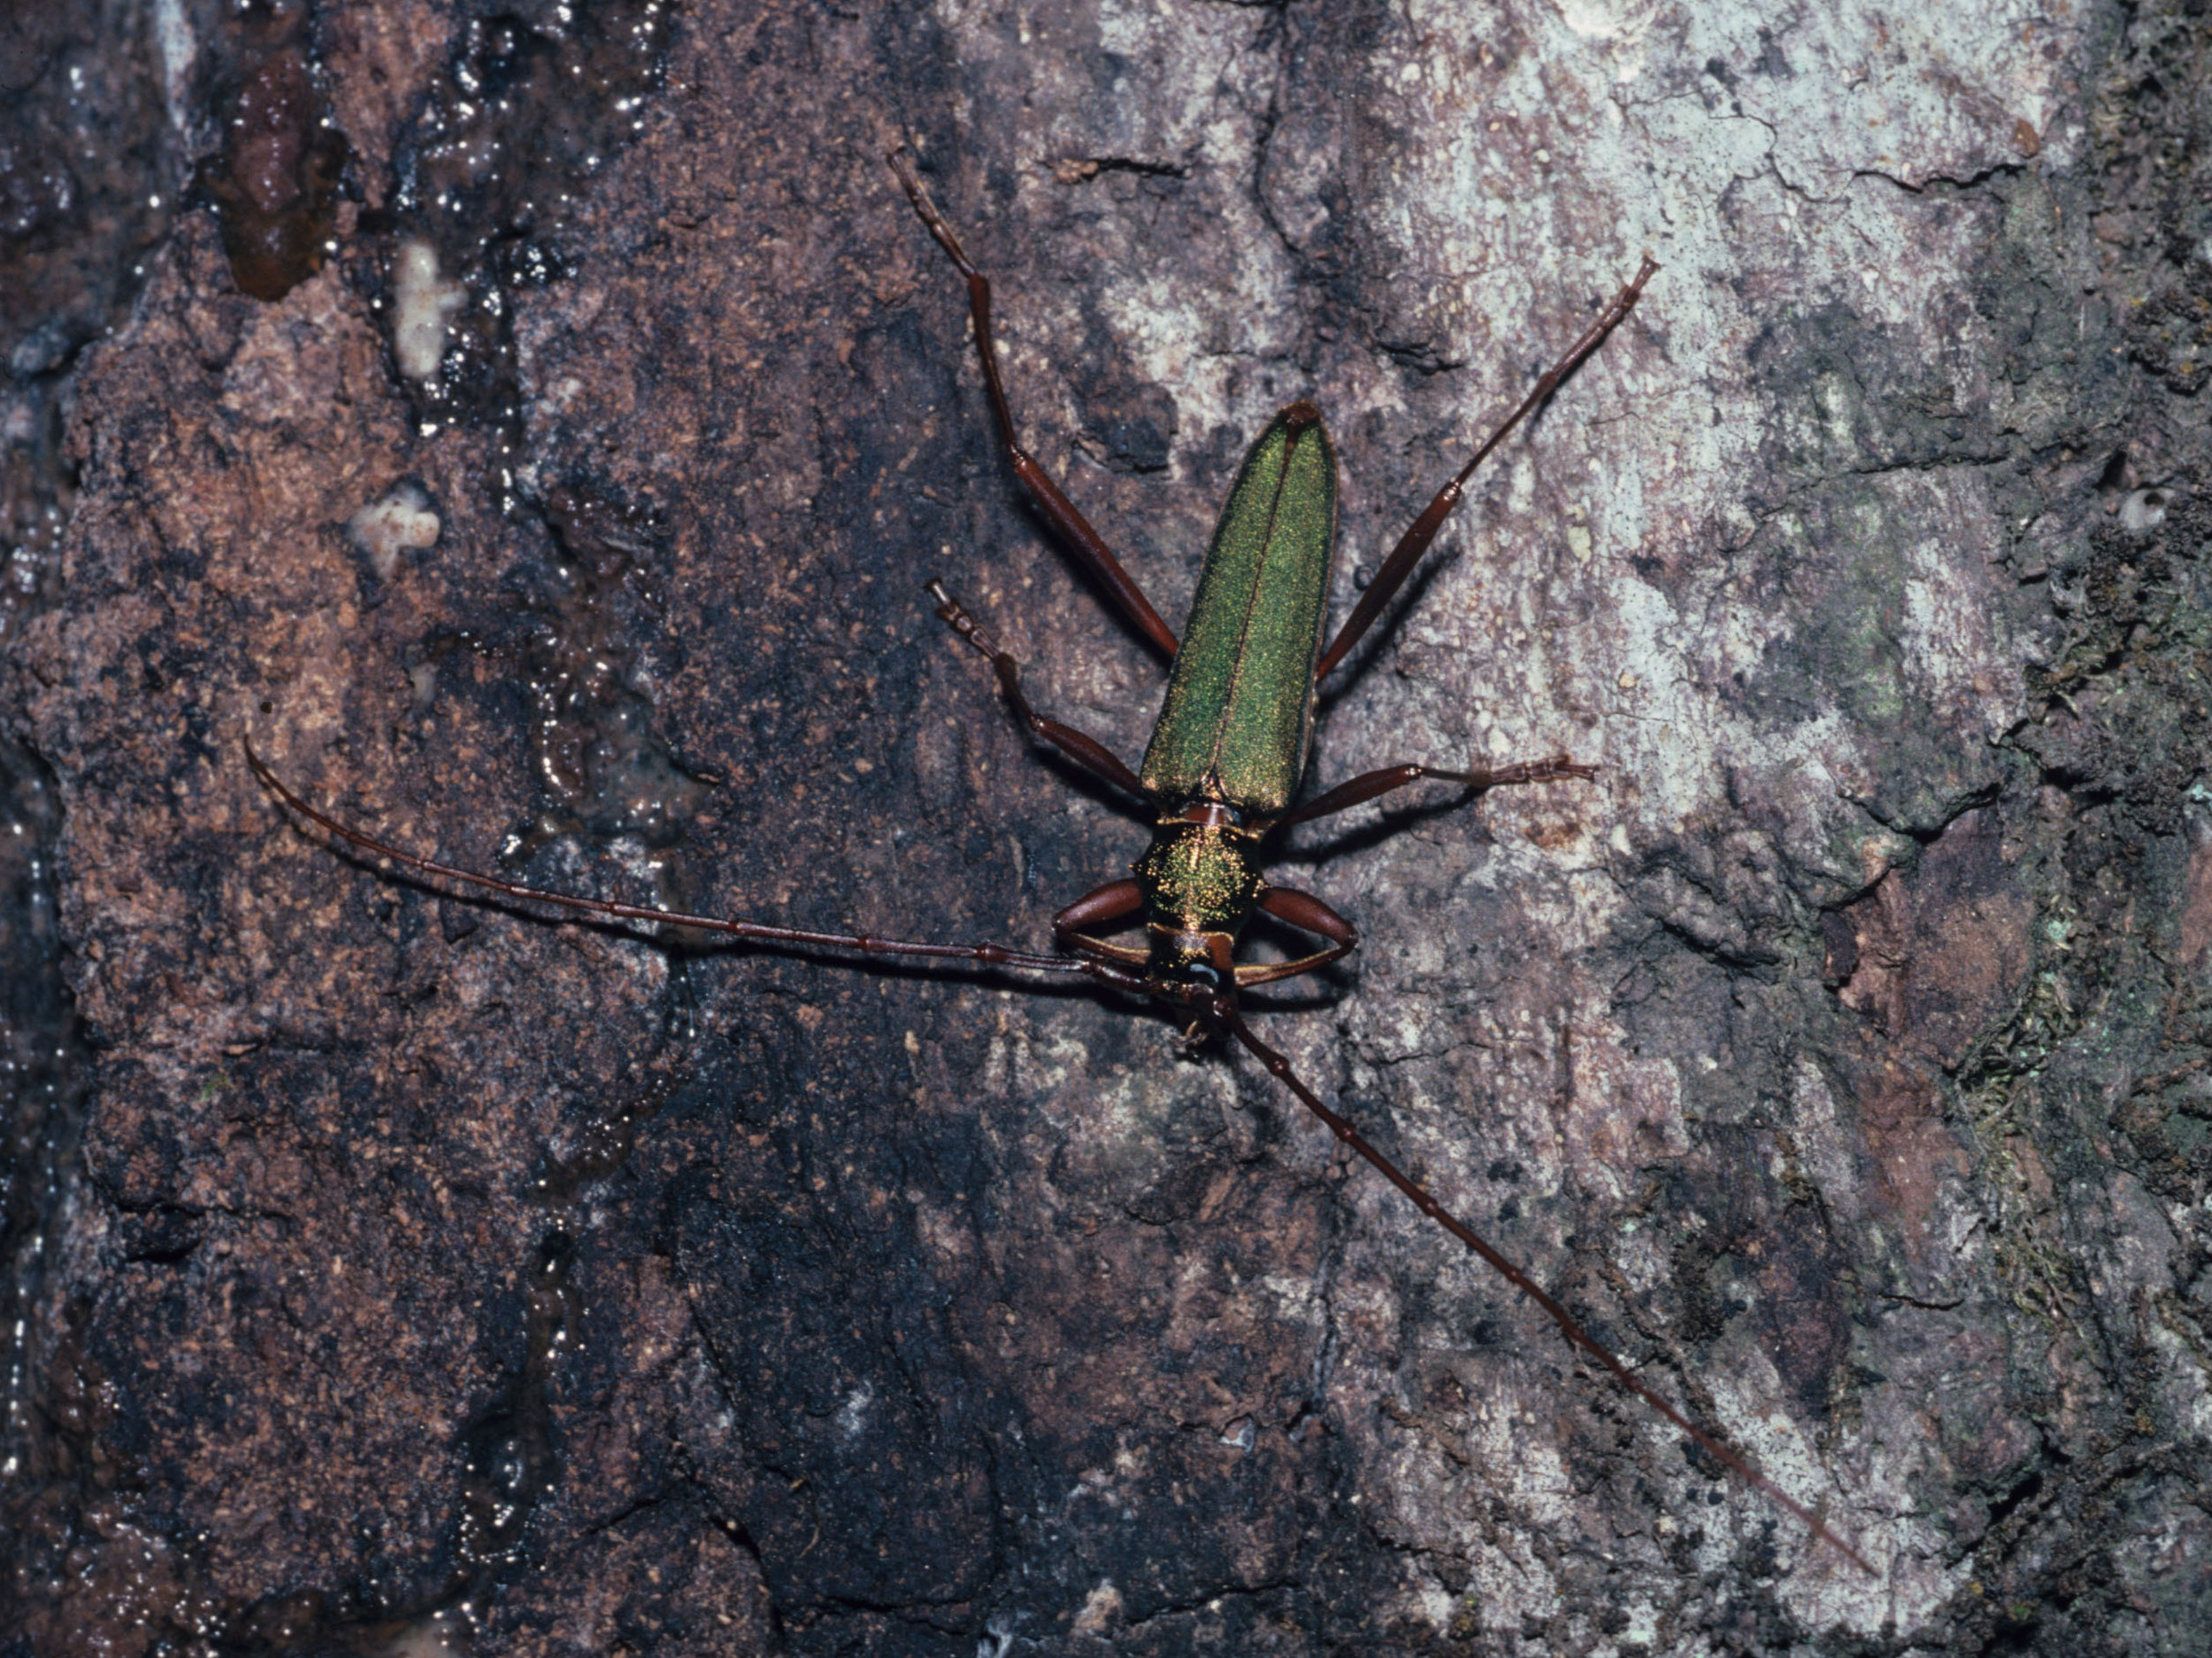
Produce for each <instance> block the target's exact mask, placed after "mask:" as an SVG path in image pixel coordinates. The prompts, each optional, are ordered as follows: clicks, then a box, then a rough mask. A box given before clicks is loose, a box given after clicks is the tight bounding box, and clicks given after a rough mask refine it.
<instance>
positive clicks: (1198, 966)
mask: <svg viewBox="0 0 2212 1658" xmlns="http://www.w3.org/2000/svg"><path fill="white" fill-rule="evenodd" d="M1182 977H1183V982H1184V983H1185V984H1186V985H1190V986H1193V987H1194V988H1197V989H1200V990H1219V989H1220V988H1221V974H1220V973H1219V972H1218V971H1216V969H1215V967H1214V964H1213V963H1211V962H1185V963H1183V968H1182Z"/></svg>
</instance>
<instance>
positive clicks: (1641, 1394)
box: [1192, 995, 1875, 1576]
mask: <svg viewBox="0 0 2212 1658" xmlns="http://www.w3.org/2000/svg"><path fill="white" fill-rule="evenodd" d="M1192 1005H1193V1006H1195V1007H1197V1008H1198V1009H1199V1010H1200V1011H1201V1012H1202V1013H1203V1014H1204V1015H1205V1016H1206V1017H1207V1018H1209V1019H1211V1020H1212V1021H1214V1022H1215V1023H1216V1025H1220V1026H1222V1027H1223V1028H1224V1029H1226V1030H1227V1031H1228V1032H1229V1033H1230V1034H1231V1035H1232V1036H1234V1037H1235V1038H1236V1039H1237V1040H1238V1041H1240V1042H1241V1043H1243V1044H1244V1046H1245V1048H1246V1049H1248V1050H1249V1051H1250V1053H1251V1054H1252V1057H1254V1058H1256V1059H1257V1060H1258V1061H1259V1062H1260V1063H1261V1064H1262V1065H1265V1066H1266V1067H1267V1069H1268V1073H1269V1074H1270V1075H1271V1076H1272V1077H1274V1078H1275V1080H1277V1081H1279V1082H1280V1083H1281V1084H1282V1085H1283V1086H1284V1087H1285V1088H1288V1089H1289V1090H1290V1091H1291V1092H1292V1093H1293V1094H1295V1095H1296V1096H1298V1099H1299V1101H1300V1103H1301V1104H1303V1105H1304V1106H1305V1108H1306V1109H1307V1110H1308V1111H1310V1112H1312V1113H1313V1114H1314V1115H1315V1116H1317V1117H1319V1119H1320V1120H1322V1121H1323V1122H1325V1123H1326V1124H1327V1125H1328V1127H1329V1132H1330V1133H1331V1134H1334V1135H1335V1136H1336V1137H1337V1139H1338V1140H1339V1141H1341V1142H1342V1143H1343V1144H1345V1145H1347V1146H1350V1148H1351V1149H1352V1150H1353V1151H1356V1152H1358V1154H1359V1155H1360V1156H1361V1157H1363V1158H1365V1159H1366V1160H1367V1162H1368V1164H1369V1165H1370V1166H1372V1167H1374V1170H1375V1171H1376V1172H1377V1173H1378V1174H1380V1175H1382V1178H1383V1179H1385V1180H1387V1181H1389V1183H1390V1184H1392V1185H1393V1186H1396V1187H1397V1189H1398V1190H1400V1191H1402V1192H1404V1193H1405V1195H1406V1196H1407V1197H1408V1198H1412V1199H1413V1206H1414V1207H1415V1208H1416V1209H1419V1210H1420V1211H1421V1213H1422V1214H1425V1215H1427V1216H1428V1217H1429V1219H1430V1220H1432V1221H1434V1222H1436V1223H1437V1225H1438V1226H1441V1227H1442V1228H1444V1230H1445V1231H1447V1232H1449V1233H1451V1234H1452V1237H1454V1238H1457V1239H1459V1240H1460V1243H1462V1244H1464V1245H1467V1247H1468V1249H1470V1250H1472V1251H1474V1253H1476V1254H1477V1255H1479V1256H1481V1257H1482V1258H1483V1260H1484V1261H1486V1262H1487V1263H1488V1264H1489V1266H1490V1268H1491V1269H1492V1271H1494V1272H1496V1273H1497V1274H1498V1276H1499V1277H1502V1278H1503V1279H1505V1281H1506V1282H1507V1283H1508V1284H1510V1285H1513V1287H1514V1288H1515V1289H1516V1290H1518V1291H1520V1292H1521V1293H1522V1294H1523V1295H1525V1296H1527V1297H1528V1298H1529V1299H1530V1300H1532V1301H1534V1302H1535V1303H1536V1304H1537V1305H1538V1306H1539V1307H1540V1308H1543V1309H1544V1311H1545V1313H1546V1314H1547V1315H1548V1316H1549V1317H1550V1318H1551V1321H1552V1322H1553V1323H1554V1324H1557V1325H1558V1326H1559V1328H1560V1330H1561V1332H1563V1334H1564V1335H1565V1336H1566V1338H1567V1340H1570V1341H1571V1342H1573V1343H1574V1345H1575V1346H1577V1347H1578V1348H1581V1349H1582V1350H1583V1351H1584V1352H1585V1353H1587V1354H1588V1355H1590V1356H1591V1357H1592V1358H1594V1359H1595V1360H1596V1361H1597V1362H1598V1363H1601V1364H1602V1365H1603V1366H1605V1368H1606V1369H1607V1370H1609V1371H1611V1372H1612V1373H1613V1375H1614V1377H1615V1378H1616V1379H1618V1380H1619V1382H1620V1383H1621V1385H1622V1386H1624V1387H1626V1388H1627V1389H1628V1390H1629V1391H1630V1392H1632V1393H1633V1394H1634V1395H1636V1396H1637V1397H1638V1398H1640V1399H1641V1400H1642V1401H1643V1402H1644V1403H1646V1404H1648V1405H1649V1406H1650V1407H1651V1408H1652V1409H1653V1410H1657V1412H1658V1413H1659V1414H1660V1415H1661V1416H1663V1417H1665V1418H1666V1419H1667V1420H1668V1421H1670V1422H1672V1423H1673V1425H1674V1426H1676V1427H1678V1428H1680V1429H1681V1431H1682V1432H1683V1433H1685V1434H1689V1436H1690V1438H1692V1439H1694V1440H1696V1442H1697V1443H1698V1444H1700V1445H1702V1446H1704V1448H1705V1450H1708V1451H1710V1452H1711V1453H1712V1455H1713V1457H1714V1458H1717V1459H1718V1460H1719V1461H1720V1464H1721V1465H1722V1466H1724V1467H1726V1468H1728V1470H1729V1471H1730V1472H1731V1473H1734V1474H1735V1475H1736V1477H1737V1478H1738V1479H1740V1480H1742V1481H1744V1483H1745V1484H1746V1485H1749V1486H1750V1487H1751V1489H1754V1490H1756V1491H1759V1492H1761V1493H1763V1494H1764V1495H1765V1496H1766V1497H1767V1500H1768V1501H1769V1502H1772V1503H1774V1504H1775V1505H1776V1506H1778V1507H1780V1508H1782V1509H1783V1510H1784V1511H1786V1512H1787V1513H1791V1514H1793V1515H1795V1516H1796V1517H1797V1518H1798V1519H1799V1520H1802V1521H1803V1522H1804V1523H1805V1524H1806V1525H1807V1527H1809V1528H1811V1530H1812V1532H1813V1535H1814V1536H1816V1537H1818V1538H1820V1539H1821V1540H1822V1542H1824V1543H1827V1544H1831V1545H1833V1546H1834V1547H1835V1548H1837V1549H1838V1550H1839V1551H1841V1552H1842V1553H1843V1554H1844V1555H1845V1556H1846V1558H1847V1559H1848V1560H1850V1561H1851V1563H1852V1564H1853V1565H1854V1566H1856V1567H1857V1568H1859V1569H1860V1570H1861V1571H1862V1572H1864V1573H1866V1574H1867V1575H1869V1576H1873V1575H1875V1571H1874V1568H1872V1567H1871V1566H1870V1565H1868V1564H1867V1562H1866V1560H1865V1559H1864V1558H1863V1557H1862V1555H1861V1554H1860V1553H1859V1552H1858V1551H1857V1550H1856V1549H1854V1548H1853V1547H1852V1546H1851V1545H1850V1544H1848V1543H1846V1542H1845V1541H1844V1540H1843V1538H1842V1537H1840V1536H1838V1535H1837V1534H1836V1533H1835V1532H1834V1531H1832V1530H1830V1528H1829V1526H1828V1522H1827V1521H1826V1520H1823V1519H1822V1518H1821V1516H1820V1515H1819V1514H1816V1513H1814V1512H1813V1511H1812V1510H1811V1509H1809V1508H1807V1507H1806V1505H1804V1504H1802V1503H1800V1502H1799V1501H1798V1500H1797V1499H1796V1498H1795V1497H1791V1495H1790V1494H1789V1493H1788V1492H1786V1491H1784V1490H1783V1489H1782V1488H1781V1487H1780V1486H1778V1485H1776V1484H1775V1482H1774V1481H1772V1480H1769V1479H1768V1478H1767V1476H1766V1475H1765V1474H1763V1473H1760V1472H1759V1470H1758V1468H1756V1467H1755V1466H1753V1465H1752V1464H1751V1459H1750V1458H1747V1457H1745V1456H1744V1454H1743V1453H1742V1452H1740V1451H1737V1450H1733V1449H1731V1448H1730V1447H1729V1446H1728V1444H1727V1443H1726V1442H1723V1441H1722V1440H1720V1439H1719V1438H1718V1437H1716V1436H1715V1435H1713V1434H1709V1433H1707V1432H1706V1431H1705V1430H1704V1428H1702V1427H1699V1426H1697V1425H1696V1423H1695V1422H1693V1421H1691V1420H1690V1419H1689V1418H1688V1417H1686V1416H1684V1415H1683V1414H1682V1413H1681V1411H1680V1410H1676V1409H1675V1408H1674V1407H1673V1405H1672V1404H1671V1403H1668V1402H1667V1400H1666V1398H1665V1395H1661V1394H1659V1393H1657V1391H1655V1390H1654V1389H1653V1388H1652V1387H1650V1385H1649V1384H1648V1383H1647V1382H1645V1381H1644V1380H1643V1379H1641V1378H1640V1377H1639V1376H1637V1375H1636V1373H1635V1372H1634V1371H1632V1370H1630V1369H1629V1368H1628V1366H1627V1365H1626V1364H1624V1363H1622V1362H1621V1361H1620V1359H1619V1358H1618V1357H1617V1356H1616V1355H1614V1353H1613V1351H1612V1349H1611V1348H1608V1347H1606V1346H1604V1345H1603V1344H1602V1343H1601V1342H1600V1341H1599V1340H1597V1338H1595V1337H1594V1336H1593V1335H1591V1334H1590V1332H1588V1331H1586V1330H1585V1329H1584V1328H1583V1327H1582V1326H1581V1325H1580V1324H1578V1323H1577V1322H1576V1320H1575V1317H1574V1315H1573V1314H1571V1313H1570V1312H1569V1311H1568V1310H1567V1309H1566V1308H1563V1307H1562V1306H1561V1305H1560V1304H1559V1303H1558V1302H1557V1301H1555V1300H1553V1299H1552V1298H1551V1297H1550V1296H1549V1295H1548V1294H1547V1293H1545V1291H1544V1290H1543V1288H1542V1286H1540V1285H1539V1284H1538V1283H1537V1282H1536V1280H1535V1279H1534V1278H1531V1277H1529V1275H1528V1274H1527V1273H1525V1272H1523V1271H1522V1270H1521V1269H1520V1268H1518V1267H1516V1266H1515V1265H1514V1264H1513V1262H1512V1261H1508V1260H1507V1259H1506V1257H1505V1256H1503V1255H1501V1254H1500V1253H1498V1251H1497V1250H1496V1249H1494V1248H1492V1246H1491V1245H1490V1244H1489V1242H1488V1241H1487V1240H1486V1239H1484V1238H1483V1236H1482V1235H1481V1234H1480V1233H1478V1232H1476V1230H1475V1229H1474V1228H1473V1227H1471V1226H1469V1225H1468V1224H1467V1222H1464V1221H1462V1220H1460V1218H1459V1217H1458V1216H1457V1215H1455V1214H1452V1212H1451V1211H1450V1210H1448V1209H1446V1208H1445V1207H1444V1206H1443V1205H1442V1204H1440V1203H1438V1202H1437V1200H1436V1198H1432V1197H1430V1196H1429V1192H1428V1190H1427V1189H1426V1188H1424V1187H1423V1186H1421V1184H1420V1183H1418V1182H1416V1181H1415V1180H1414V1179H1413V1177H1412V1176H1411V1175H1407V1174H1406V1173H1405V1171H1404V1170H1403V1169H1401V1168H1399V1167H1398V1166H1397V1164H1395V1163H1393V1162H1392V1161H1390V1159H1389V1158H1387V1157H1385V1156H1383V1155H1382V1152H1381V1151H1377V1150H1376V1149H1375V1148H1374V1146H1373V1145H1372V1144H1370V1143H1368V1141H1367V1138H1366V1135H1362V1134H1361V1133H1360V1132H1359V1130H1358V1129H1357V1128H1354V1127H1352V1125H1351V1123H1350V1120H1347V1119H1345V1118H1343V1117H1341V1116H1339V1115H1338V1114H1337V1113H1336V1112H1333V1111H1331V1110H1330V1109H1329V1108H1328V1107H1327V1106H1326V1105H1324V1104H1321V1096H1319V1095H1318V1094H1316V1093H1315V1092H1314V1091H1313V1090H1312V1089H1311V1088H1308V1087H1307V1086H1306V1085H1305V1084H1304V1083H1303V1082H1302V1081H1300V1080H1298V1075H1297V1073H1295V1072H1294V1071H1293V1070H1292V1069H1291V1068H1290V1061H1289V1060H1288V1059H1287V1058H1285V1057H1283V1056H1282V1055H1281V1054H1279V1053H1278V1052H1276V1051H1275V1049H1272V1048H1270V1047H1269V1046H1268V1045H1267V1044H1266V1043H1265V1042H1263V1041H1261V1040H1260V1039H1259V1038H1258V1037H1257V1036H1256V1035H1255V1034H1254V1033H1253V1031H1252V1027H1251V1026H1250V1025H1247V1024H1246V1023H1245V1022H1244V1015H1243V1014H1241V1013H1240V1012H1239V1011H1238V1010H1237V1004H1236V1002H1234V1001H1233V1000H1232V999H1231V998H1230V997H1228V996H1225V995H1215V996H1212V997H1210V998H1208V999H1207V1000H1205V1001H1203V1002H1199V1001H1197V1000H1195V999H1193V1002H1192Z"/></svg>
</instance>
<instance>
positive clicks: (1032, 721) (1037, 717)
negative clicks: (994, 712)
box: [929, 581, 1145, 800]
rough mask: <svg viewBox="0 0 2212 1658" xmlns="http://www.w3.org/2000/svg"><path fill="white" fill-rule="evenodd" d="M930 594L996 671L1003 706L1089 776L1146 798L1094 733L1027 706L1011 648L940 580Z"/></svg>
mask: <svg viewBox="0 0 2212 1658" xmlns="http://www.w3.org/2000/svg"><path fill="white" fill-rule="evenodd" d="M929 595H930V597H931V598H933V599H934V600H936V601H937V614H938V616H939V617H941V618H942V619H943V620H944V621H945V622H946V623H947V624H948V625H949V626H950V627H951V629H952V631H953V632H954V633H957V634H959V635H960V637H961V638H963V639H964V640H967V641H968V643H969V644H971V645H972V646H974V647H975V648H976V649H978V650H979V651H980V652H982V653H983V655H984V656H985V657H986V658H987V659H988V661H989V663H990V664H991V669H992V671H993V672H996V674H997V675H998V688H999V693H1000V695H1003V696H1004V697H1005V699H1006V706H1007V707H1008V708H1010V709H1012V711H1013V715H1014V718H1015V719H1019V721H1021V723H1022V724H1023V725H1024V726H1027V727H1028V728H1029V730H1030V732H1031V733H1032V734H1033V735H1035V736H1037V737H1039V738H1041V739H1042V740H1043V741H1044V742H1046V743H1051V745H1052V746H1053V747H1054V748H1056V749H1058V750H1059V751H1060V752H1061V753H1062V754H1065V755H1066V756H1067V758H1069V759H1071V760H1073V761H1075V764H1076V765H1078V766H1082V768H1083V769H1084V770H1085V771H1087V772H1089V773H1090V774H1091V775H1092V776H1094V777H1098V778H1103V779H1104V780H1105V781H1106V782H1110V783H1112V784H1113V785H1114V787H1115V788H1116V789H1122V790H1128V792H1129V793H1130V794H1132V795H1134V796H1136V797H1137V799H1139V800H1142V799H1145V785H1144V784H1143V783H1142V782H1139V781H1137V774H1136V773H1135V772H1133V771H1131V770H1130V768H1129V767H1128V766H1124V765H1122V762H1121V761H1120V760H1119V759H1117V758H1115V757H1114V752H1113V750H1110V749H1108V748H1107V747H1106V744H1105V743H1101V742H1099V741H1098V739H1097V738H1096V737H1087V736H1085V735H1083V734H1082V732H1080V731H1078V730H1076V729H1075V727H1073V726H1064V725H1062V724H1060V722H1059V720H1057V719H1046V718H1045V717H1044V716H1043V714H1040V713H1038V712H1037V711H1036V710H1035V709H1034V708H1032V707H1030V706H1029V699H1028V697H1027V695H1024V694H1023V692H1022V689H1021V664H1019V663H1018V662H1016V661H1015V660H1014V654H1013V652H1012V651H1011V650H1008V649H1006V648H1004V646H1002V645H1000V644H999V642H998V641H997V640H995V639H993V638H992V637H991V636H990V635H989V634H988V633H985V632H984V631H983V630H982V629H981V628H980V627H979V626H977V625H976V621H975V618H974V617H972V616H970V615H969V614H968V613H967V612H966V611H965V610H964V609H961V606H960V601H958V600H957V599H956V598H954V597H953V596H952V595H951V594H950V593H947V592H946V591H945V584H944V583H943V582H941V581H933V582H932V583H930V585H929Z"/></svg>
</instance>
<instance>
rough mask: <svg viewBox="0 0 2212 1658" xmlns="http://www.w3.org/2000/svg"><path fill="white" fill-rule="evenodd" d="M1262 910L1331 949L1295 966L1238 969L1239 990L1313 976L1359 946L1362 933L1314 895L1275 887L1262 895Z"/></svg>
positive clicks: (1263, 965)
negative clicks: (1324, 941) (1305, 975)
mask: <svg viewBox="0 0 2212 1658" xmlns="http://www.w3.org/2000/svg"><path fill="white" fill-rule="evenodd" d="M1260 908H1262V909H1263V910H1265V911H1266V912H1267V913H1268V914H1269V915H1272V916H1274V917H1275V919H1276V920H1278V921H1285V922H1288V923H1290V924H1291V925H1292V926H1294V927H1295V928H1297V929H1298V931H1301V932H1310V933H1311V934H1313V936H1314V937H1315V938H1317V939H1327V940H1328V941H1329V947H1328V948H1327V949H1326V950H1316V951H1315V952H1314V953H1313V954H1312V955H1302V956H1300V957H1299V958H1298V959H1297V960H1296V961H1295V962H1256V963H1252V964H1251V965H1249V966H1247V967H1240V968H1239V969H1237V986H1238V988H1239V989H1248V988H1250V987H1251V986H1254V985H1271V984H1273V983H1275V982H1276V980H1278V979H1282V978H1297V977H1298V976H1299V975H1300V974H1301V973H1311V971H1313V970H1314V969H1315V968H1317V967H1326V966H1327V965H1328V964H1329V963H1331V962H1334V960H1336V958H1337V957H1338V956H1340V955H1350V954H1351V953H1352V951H1353V950H1355V949H1357V948H1358V946H1359V929H1358V928H1357V927H1355V926H1353V925H1352V924H1351V923H1350V922H1349V921H1346V920H1345V919H1344V918H1343V917H1342V915H1338V914H1337V913H1336V912H1335V911H1334V910H1333V909H1331V908H1329V907H1328V906H1327V905H1326V904H1324V903H1323V902H1322V901H1321V900H1319V899H1318V898H1316V897H1314V896H1313V894H1312V893H1311V892H1299V891H1298V890H1297V889H1296V888H1295V887H1289V886H1271V887H1269V888H1268V889H1267V891H1266V892H1263V893H1261V894H1260Z"/></svg>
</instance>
